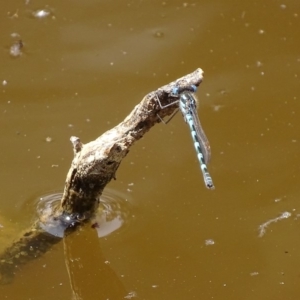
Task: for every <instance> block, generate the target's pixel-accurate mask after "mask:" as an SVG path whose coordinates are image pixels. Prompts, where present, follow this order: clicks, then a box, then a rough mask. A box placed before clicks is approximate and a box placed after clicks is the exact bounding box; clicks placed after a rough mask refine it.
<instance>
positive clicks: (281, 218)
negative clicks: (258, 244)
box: [258, 211, 292, 237]
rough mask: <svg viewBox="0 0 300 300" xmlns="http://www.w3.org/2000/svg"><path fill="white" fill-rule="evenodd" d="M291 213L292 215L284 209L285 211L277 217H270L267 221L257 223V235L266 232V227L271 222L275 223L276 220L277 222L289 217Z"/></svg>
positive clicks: (262, 234)
mask: <svg viewBox="0 0 300 300" xmlns="http://www.w3.org/2000/svg"><path fill="white" fill-rule="evenodd" d="M291 215H292V214H291V213H290V212H288V211H286V212H284V213H282V214H281V215H280V216H279V217H277V218H274V219H270V220H268V221H267V222H265V223H263V224H261V225H259V227H258V230H259V235H258V236H259V237H262V236H264V235H265V233H266V229H267V227H268V226H269V225H270V224H271V223H276V222H278V221H280V220H283V219H287V218H289V217H290V216H291Z"/></svg>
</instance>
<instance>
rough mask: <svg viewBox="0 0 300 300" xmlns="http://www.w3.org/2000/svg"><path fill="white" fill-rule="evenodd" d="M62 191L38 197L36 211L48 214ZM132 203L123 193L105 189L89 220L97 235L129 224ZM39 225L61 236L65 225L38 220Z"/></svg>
mask: <svg viewBox="0 0 300 300" xmlns="http://www.w3.org/2000/svg"><path fill="white" fill-rule="evenodd" d="M61 197H62V193H51V194H46V195H43V196H42V197H39V201H38V206H37V212H38V215H39V216H41V215H43V214H47V215H49V214H50V213H51V211H52V209H53V207H54V206H55V205H57V203H58V202H59V201H60V199H61ZM131 210H132V205H131V203H130V201H129V200H128V199H127V196H126V195H125V194H122V193H120V192H117V191H115V190H112V189H105V190H104V192H103V194H102V195H101V198H100V204H99V208H98V210H97V213H96V215H95V217H94V218H93V219H92V220H91V226H92V227H93V228H95V229H96V230H97V234H98V237H104V236H108V235H110V234H112V233H113V232H115V231H117V230H120V229H121V228H122V229H124V228H126V226H128V225H129V220H132V218H130V216H131V215H132V213H131ZM40 226H41V227H42V228H43V229H44V230H45V231H47V232H48V233H50V234H53V235H55V236H59V237H63V236H64V231H65V229H66V226H64V225H62V224H61V222H58V221H54V220H52V221H51V222H47V223H44V222H40Z"/></svg>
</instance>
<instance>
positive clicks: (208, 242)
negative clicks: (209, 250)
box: [205, 239, 215, 246]
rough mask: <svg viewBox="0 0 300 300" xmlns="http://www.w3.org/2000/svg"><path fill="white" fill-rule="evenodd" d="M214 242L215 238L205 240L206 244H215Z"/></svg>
mask: <svg viewBox="0 0 300 300" xmlns="http://www.w3.org/2000/svg"><path fill="white" fill-rule="evenodd" d="M214 244H215V241H214V240H213V239H208V240H205V245H206V246H211V245H214Z"/></svg>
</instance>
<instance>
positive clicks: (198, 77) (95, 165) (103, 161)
mask: <svg viewBox="0 0 300 300" xmlns="http://www.w3.org/2000/svg"><path fill="white" fill-rule="evenodd" d="M202 80H203V71H202V70H201V69H197V70H196V71H194V72H193V73H191V74H188V75H186V76H184V77H182V78H179V79H177V80H176V81H173V82H171V83H169V84H167V85H165V86H163V87H161V88H159V89H157V90H156V91H153V92H151V93H149V94H148V95H146V96H145V97H144V98H143V100H142V101H141V102H140V103H139V104H138V105H137V106H136V107H135V108H134V109H133V111H132V112H131V113H130V114H129V115H128V116H127V117H126V118H125V120H124V121H123V122H121V123H120V124H119V125H117V126H116V127H114V128H112V129H111V130H109V131H107V132H105V133H104V134H103V135H102V136H100V137H99V138H97V139H96V140H94V141H92V142H89V143H87V144H82V143H81V141H80V139H79V138H78V137H72V138H71V142H72V144H73V150H74V159H73V161H72V164H71V168H70V170H69V172H68V174H67V178H66V183H65V188H64V193H63V197H62V199H61V202H60V204H59V205H58V206H57V207H55V208H54V209H53V211H51V212H50V213H45V214H44V215H42V216H40V220H38V221H37V222H36V223H35V224H34V225H33V226H32V228H31V229H30V230H29V231H27V233H26V235H24V236H23V237H22V238H21V239H19V240H18V241H17V242H15V243H14V244H13V245H12V246H10V247H9V248H8V249H6V251H5V252H4V253H3V254H2V255H0V282H5V281H8V280H7V278H11V277H12V275H11V274H10V273H11V272H13V273H14V271H15V269H16V267H17V266H19V265H22V264H24V263H26V262H27V260H26V257H27V258H29V259H28V260H30V259H32V258H36V257H38V256H40V255H41V254H43V253H45V252H46V251H47V250H48V249H49V248H50V247H51V246H52V245H53V244H55V243H57V241H58V240H57V239H58V238H56V237H53V236H52V238H50V237H49V236H48V234H47V233H45V231H44V230H43V228H49V227H51V226H52V227H55V226H61V227H63V228H65V229H68V232H72V231H73V230H75V229H76V228H77V225H80V224H82V223H83V222H86V221H88V220H90V219H91V217H92V216H93V215H94V214H95V212H96V210H97V208H98V205H99V198H100V195H101V194H102V192H103V190H104V188H105V186H106V185H107V184H108V183H109V182H110V181H111V180H112V179H113V178H115V174H116V171H117V169H118V167H119V165H120V163H121V161H122V159H123V158H124V157H125V156H126V155H127V153H128V152H129V149H130V147H131V146H132V145H133V144H134V143H135V142H136V141H138V140H139V139H140V138H142V137H143V136H144V134H145V133H146V132H147V131H149V130H150V129H151V127H152V126H154V125H155V124H156V123H159V122H161V119H163V118H164V117H166V116H170V115H172V113H173V112H174V111H175V110H176V109H177V107H178V106H177V104H174V105H170V106H168V107H166V108H164V109H161V107H160V105H159V103H158V101H157V99H159V101H160V103H161V105H162V106H165V105H167V104H170V103H172V102H174V96H173V94H172V90H173V89H174V88H175V87H179V88H181V89H184V88H186V87H189V86H191V85H195V86H199V84H200V83H201V82H202ZM25 237H26V238H25ZM24 249H25V250H24ZM20 257H21V258H22V259H19V258H20ZM9 265H11V266H10V267H8V266H9ZM8 273H9V274H8Z"/></svg>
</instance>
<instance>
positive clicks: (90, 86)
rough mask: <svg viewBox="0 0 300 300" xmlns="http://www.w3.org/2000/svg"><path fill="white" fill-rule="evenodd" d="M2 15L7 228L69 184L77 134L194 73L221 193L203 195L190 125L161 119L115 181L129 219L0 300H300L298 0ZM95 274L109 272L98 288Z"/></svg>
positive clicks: (18, 282) (119, 5)
mask: <svg viewBox="0 0 300 300" xmlns="http://www.w3.org/2000/svg"><path fill="white" fill-rule="evenodd" d="M38 10H45V11H50V12H51V13H50V14H49V15H48V16H46V17H44V18H41V17H39V18H37V17H34V15H33V13H34V12H37V11H38ZM1 11H2V12H3V17H2V18H1V21H0V22H1V28H2V36H3V38H2V40H1V41H2V51H1V54H0V55H1V70H0V83H1V98H0V111H1V117H0V122H1V123H0V134H1V138H2V148H1V158H0V162H1V172H0V176H1V182H2V183H3V184H2V187H1V190H0V193H1V196H0V199H1V200H0V214H1V215H2V217H1V218H0V220H2V219H5V220H6V221H5V223H4V221H3V222H2V223H3V225H5V226H4V227H2V228H0V230H1V231H0V233H1V234H3V235H7V236H8V232H9V235H10V234H14V233H13V232H19V231H22V230H23V229H24V230H25V229H26V228H27V227H28V226H30V223H31V222H32V219H34V217H35V209H36V208H33V209H32V211H31V210H30V209H29V210H24V209H23V207H24V205H26V203H27V201H28V199H30V198H31V197H32V195H43V194H45V193H47V192H48V191H49V190H50V191H51V190H61V189H62V188H63V186H64V181H65V177H66V174H67V171H68V168H69V166H70V163H71V160H72V149H71V144H70V142H69V138H70V136H72V135H75V136H79V137H80V138H81V140H82V142H83V143H86V142H88V141H90V140H92V139H95V138H96V137H98V136H99V135H100V134H101V133H103V132H104V131H106V130H108V129H110V128H111V127H113V126H114V125H116V124H117V123H118V122H120V121H122V120H123V118H124V117H125V116H126V115H127V114H128V113H129V112H130V111H131V109H132V108H133V107H134V106H135V105H136V104H137V103H138V102H139V101H140V100H141V99H142V97H144V95H145V94H147V93H148V92H150V91H152V90H154V89H156V88H158V87H159V86H162V85H164V84H166V83H168V82H170V81H172V80H174V79H176V78H178V77H181V76H183V75H185V74H187V73H190V72H191V71H193V70H195V69H196V68H198V67H201V68H203V69H204V71H205V80H204V82H203V83H202V84H201V86H200V88H199V90H198V92H197V96H198V98H199V101H200V105H199V110H198V113H199V117H200V121H201V124H202V126H203V128H204V130H205V133H206V134H207V137H208V139H209V141H210V144H211V149H212V160H211V163H210V166H209V168H210V169H209V170H210V173H211V176H212V177H213V179H214V184H215V186H216V189H215V190H214V191H208V190H206V189H205V187H204V186H203V182H202V178H201V173H200V171H199V168H198V164H197V158H196V157H195V155H194V149H193V145H192V143H191V141H190V136H189V133H188V130H187V128H186V125H185V124H184V122H183V120H182V118H180V117H179V116H176V118H174V119H173V120H172V122H170V123H169V124H168V126H162V125H159V126H156V128H153V130H151V131H150V132H149V134H147V135H146V136H145V138H144V139H143V140H141V141H139V143H137V144H136V145H135V147H134V148H133V149H132V150H131V152H130V153H129V154H128V156H127V157H126V159H125V160H124V162H123V163H122V164H121V166H120V168H119V170H118V173H117V181H115V182H113V183H111V184H110V187H111V188H113V189H114V190H117V191H120V192H121V193H125V194H127V195H128V196H129V195H130V196H132V198H133V199H134V205H135V206H136V207H137V209H136V212H135V213H134V217H133V216H132V217H131V218H134V222H132V226H128V227H127V228H124V230H122V228H121V230H117V231H114V232H113V233H112V234H110V235H108V236H105V237H103V238H102V239H99V238H98V237H97V234H96V235H95V236H94V235H93V234H94V233H95V230H94V229H93V228H90V227H89V228H86V229H85V230H83V231H82V232H80V234H81V235H79V236H74V238H73V239H74V240H72V238H71V240H68V241H64V243H65V245H64V244H63V243H60V244H58V245H56V246H55V247H54V248H53V249H52V250H51V251H50V252H49V253H47V254H46V255H45V256H44V257H42V258H40V259H38V260H36V261H34V262H33V263H31V264H29V265H27V266H25V267H24V268H23V269H22V270H20V271H19V272H17V275H16V278H15V281H14V283H13V284H12V285H9V286H5V287H1V288H0V289H1V290H0V295H1V297H3V299H14V300H18V299H22V300H23V299H71V297H72V295H74V293H75V294H76V293H77V295H79V294H80V293H81V298H82V299H88V300H89V299H101V297H102V298H103V299H107V297H106V298H105V292H104V291H116V292H117V294H116V296H115V298H116V297H117V298H118V297H119V298H120V299H123V298H124V297H127V298H128V297H133V298H134V297H137V298H138V299H147V300H148V299H155V300H157V299H163V300H165V299H215V300H219V299H220V300H223V299H255V300H266V299H267V300H268V299H270V300H274V299H275V300H276V299H292V300H294V299H295V300H297V299H298V298H299V296H298V295H299V282H298V281H299V276H298V273H299V272H298V270H299V261H300V259H299V257H298V256H299V253H300V251H299V247H300V245H299V242H298V240H299V239H298V230H297V229H298V214H299V212H298V211H299V208H298V203H299V201H298V199H299V196H300V195H299V194H300V193H299V188H298V182H299V175H298V174H299V168H298V165H299V155H298V152H299V149H298V148H299V147H298V142H299V141H298V140H299V138H298V136H299V132H300V128H299V127H300V126H299V125H300V122H299V116H298V111H299V101H298V100H299V64H300V62H299V46H300V45H299V43H300V40H299V38H298V35H299V34H298V32H299V25H300V24H299V11H298V2H296V1H287V2H282V3H279V2H276V1H275V2H274V1H270V0H266V1H263V2H249V3H243V2H241V1H240V2H236V1H235V2H233V1H226V3H225V2H218V1H201V2H200V1H195V2H193V3H189V2H180V1H172V2H163V1H157V2H156V1H142V2H141V1H131V2H126V1H125V2H124V1H114V2H107V1H99V2H97V3H96V2H93V1H84V2H83V1H74V2H72V5H71V6H70V4H69V3H67V2H64V3H62V2H61V1H52V2H51V3H46V2H43V1H42V2H41V1H40V2H39V3H33V2H32V1H9V2H3V3H1ZM12 34H13V36H12ZM16 34H17V35H16ZM18 39H21V40H22V43H23V45H24V47H23V48H21V52H22V54H21V55H20V56H18V57H11V55H10V54H9V52H10V47H11V46H12V45H13V44H14V43H15V42H16V41H17V40H18ZM283 213H288V214H290V215H291V217H289V218H281V219H278V220H279V221H277V222H271V223H269V225H268V227H267V228H266V233H265V234H264V235H263V236H262V237H259V234H260V228H261V227H260V226H261V225H263V224H266V223H268V221H270V220H274V219H276V218H279V217H280V216H282V214H283ZM129 222H130V221H129ZM0 223H1V222H0ZM2 223H1V224H2ZM15 234H16V236H17V235H18V233H15ZM76 238H78V239H76ZM6 241H8V240H6ZM207 241H212V242H209V243H207ZM66 243H70V245H72V243H73V244H74V245H75V247H74V248H73V249H77V250H78V251H82V252H76V253H75V252H71V251H70V248H69V245H68V244H66ZM97 255H98V256H97ZM69 258H71V259H72V260H73V261H74V264H72V263H70V261H71V260H70V259H69ZM76 259H77V260H76ZM79 260H81V261H82V262H83V263H82V265H81V266H80V269H79V268H78V269H76V268H77V266H78V265H76V262H78V261H79ZM105 266H109V268H105ZM68 270H71V271H72V272H73V271H74V273H72V274H69V273H68ZM99 270H106V271H107V270H110V271H107V272H111V273H110V276H107V277H108V278H109V279H110V280H108V281H106V283H105V284H104V282H103V280H102V278H101V277H100V275H99V273H98V272H99ZM102 273H103V274H108V273H105V272H102ZM100 274H101V272H100ZM74 282H75V283H76V284H74ZM80 291H81V292H80ZM101 291H103V293H101ZM124 292H125V293H124ZM124 294H125V295H124ZM127 298H125V299H127Z"/></svg>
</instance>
